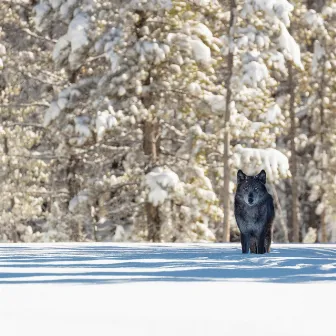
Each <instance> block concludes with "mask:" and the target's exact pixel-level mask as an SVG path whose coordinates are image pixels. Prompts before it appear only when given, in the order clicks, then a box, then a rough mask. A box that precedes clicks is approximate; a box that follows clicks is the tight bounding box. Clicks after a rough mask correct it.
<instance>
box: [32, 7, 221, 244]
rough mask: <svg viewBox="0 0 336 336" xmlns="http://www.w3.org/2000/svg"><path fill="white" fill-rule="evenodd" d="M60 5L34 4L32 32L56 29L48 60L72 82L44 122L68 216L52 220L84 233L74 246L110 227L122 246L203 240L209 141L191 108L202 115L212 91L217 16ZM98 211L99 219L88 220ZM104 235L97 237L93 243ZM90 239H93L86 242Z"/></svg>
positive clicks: (211, 214)
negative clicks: (60, 30) (59, 30)
mask: <svg viewBox="0 0 336 336" xmlns="http://www.w3.org/2000/svg"><path fill="white" fill-rule="evenodd" d="M67 4H68V2H58V3H57V6H56V5H55V4H54V3H53V2H48V1H41V2H40V4H39V6H40V7H38V8H39V10H37V14H38V15H37V21H38V22H39V23H40V24H39V28H40V29H44V30H47V29H50V28H48V27H49V24H53V22H54V21H57V20H60V19H63V21H65V22H67V24H68V25H67V27H68V28H67V30H66V31H65V34H64V35H62V36H60V37H59V38H58V42H57V44H56V46H55V49H54V52H53V58H54V61H55V63H56V64H58V65H59V66H61V67H63V68H64V69H66V71H67V73H71V78H72V79H74V78H75V83H73V84H72V85H71V86H69V87H68V88H66V89H64V90H63V91H61V92H60V93H59V94H58V96H57V97H56V99H55V101H54V102H52V103H51V106H50V108H49V109H48V111H47V112H46V115H45V126H47V127H49V129H50V130H52V132H53V134H54V140H55V143H58V148H57V151H56V152H57V155H58V157H60V158H62V160H63V166H64V167H63V172H65V175H64V176H63V179H65V180H66V181H68V182H67V190H68V193H69V194H70V197H69V198H68V200H67V201H66V202H65V204H67V203H68V206H70V208H69V211H67V210H66V208H64V209H63V210H62V211H63V212H62V213H63V214H64V215H65V217H67V218H68V220H69V221H71V220H74V219H76V221H77V224H76V225H75V226H79V225H82V224H83V222H84V221H87V225H85V228H83V227H80V228H79V230H78V232H81V235H82V237H81V238H80V239H86V238H88V239H92V238H93V237H92V234H94V235H95V238H96V239H99V240H100V239H111V238H112V236H113V233H114V232H113V227H114V228H115V232H119V236H120V233H121V232H123V231H124V229H125V228H126V227H127V223H129V224H133V223H135V225H134V230H133V238H134V239H147V238H150V239H151V240H159V239H160V235H162V237H163V239H164V240H175V241H176V240H181V239H182V237H184V238H183V239H187V238H186V237H189V238H188V239H189V240H191V241H195V240H209V239H212V240H213V239H214V235H213V234H212V233H211V231H210V230H209V229H208V228H209V226H212V227H214V222H216V221H219V220H220V218H221V216H222V215H221V210H220V209H219V207H218V200H217V197H216V195H215V193H214V192H213V190H212V185H211V182H210V180H209V178H207V177H206V169H207V163H206V155H205V154H208V153H207V151H209V150H208V147H209V146H208V145H207V142H208V141H210V140H209V139H208V138H209V135H207V134H206V132H204V130H202V128H205V127H206V123H207V121H208V118H209V116H208V115H207V114H205V111H203V110H202V109H201V106H202V104H206V103H207V102H206V99H205V98H204V97H203V96H202V93H203V92H208V91H209V92H210V90H211V89H213V90H217V87H216V86H215V85H214V84H213V82H214V81H215V79H216V76H215V75H214V73H215V71H214V65H215V64H216V56H215V55H217V57H219V58H220V57H221V55H220V49H219V47H218V45H220V44H221V42H220V40H219V39H218V38H216V37H215V36H214V35H213V33H212V32H211V30H210V29H209V28H208V26H211V24H213V25H217V26H218V18H220V15H221V12H220V7H219V6H218V5H215V4H214V5H212V4H210V5H209V4H204V3H203V2H197V1H195V2H190V3H189V2H184V1H153V2H145V1H143V2H141V1H140V2H138V1H130V2H127V3H121V4H120V5H119V6H116V5H115V4H106V3H105V2H99V1H97V2H96V3H95V5H94V6H89V5H88V4H87V3H85V2H80V1H78V2H77V3H73V4H72V7H71V8H69V6H67ZM41 6H42V7H41ZM196 8H197V10H198V11H196ZM216 16H218V18H217V19H216ZM201 21H202V23H200V22H201ZM212 53H214V55H212ZM74 72H75V73H76V75H75V76H74V75H73V73H74ZM207 111H208V112H209V110H207ZM210 138H211V137H210ZM176 153H177V155H176ZM179 155H180V156H181V157H179ZM71 160H72V161H71ZM61 166H62V165H61V164H58V167H61ZM98 167H99V168H98ZM58 173H59V174H60V171H59V172H58ZM69 174H71V177H72V179H73V181H69ZM176 174H177V175H176ZM177 177H178V178H177ZM156 179H157V180H156ZM70 182H71V183H70ZM70 187H71V188H70ZM121 187H122V188H121ZM113 188H116V192H110V190H111V189H112V190H113ZM70 189H71V190H70ZM168 189H169V190H168ZM173 189H175V192H174V191H173ZM155 191H157V192H155ZM102 194H103V195H106V196H104V197H105V199H104V200H102V199H101V197H102V196H101V195H102ZM159 194H160V195H159ZM158 195H159V196H160V197H161V198H160V197H159V196H158ZM183 195H188V197H186V196H183ZM102 204H104V205H106V206H105V208H106V209H105V213H106V214H105V215H104V216H103V217H101V218H97V219H95V218H94V217H95V215H94V214H99V213H102V212H104V211H102V210H101V206H100V205H102ZM146 210H147V213H146ZM90 213H91V215H90ZM146 217H147V220H148V217H150V220H149V223H148V224H149V225H144V222H145V218H146ZM173 217H174V218H175V219H174V221H172V218H173ZM118 218H119V220H118ZM178 218H181V219H182V218H183V221H182V220H180V221H178V220H177V219H178ZM90 223H91V224H90ZM106 223H107V224H106ZM108 223H110V224H108ZM182 223H183V225H182ZM153 224H154V225H153ZM69 225H70V226H72V225H71V224H69ZM104 226H105V227H106V226H107V231H108V232H109V234H107V233H105V234H102V237H98V235H99V232H100V229H99V228H100V227H104ZM92 227H97V229H98V231H97V232H96V233H95V231H94V232H93V233H90V228H92ZM159 229H160V231H161V232H160V235H159V234H158V232H155V230H156V231H158V230H159ZM105 231H106V230H105ZM153 231H154V232H153ZM125 237H126V236H124V238H123V237H120V239H126V238H125ZM115 239H116V238H115ZM118 239H119V238H118Z"/></svg>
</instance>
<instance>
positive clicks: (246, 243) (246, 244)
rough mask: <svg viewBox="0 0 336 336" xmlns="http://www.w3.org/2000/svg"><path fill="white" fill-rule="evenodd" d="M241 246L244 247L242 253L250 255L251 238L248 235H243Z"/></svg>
mask: <svg viewBox="0 0 336 336" xmlns="http://www.w3.org/2000/svg"><path fill="white" fill-rule="evenodd" d="M240 240H241V245H242V252H243V253H249V248H250V236H249V235H248V234H243V233H241V237H240Z"/></svg>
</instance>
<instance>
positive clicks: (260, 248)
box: [257, 232, 265, 254]
mask: <svg viewBox="0 0 336 336" xmlns="http://www.w3.org/2000/svg"><path fill="white" fill-rule="evenodd" d="M264 253H265V233H264V232H262V233H261V234H260V235H259V237H258V242H257V254H264Z"/></svg>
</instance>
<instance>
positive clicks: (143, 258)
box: [0, 244, 336, 284]
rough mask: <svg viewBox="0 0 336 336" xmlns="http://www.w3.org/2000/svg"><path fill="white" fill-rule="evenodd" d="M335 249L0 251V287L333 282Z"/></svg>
mask: <svg viewBox="0 0 336 336" xmlns="http://www.w3.org/2000/svg"><path fill="white" fill-rule="evenodd" d="M335 269H336V246H333V245H316V246H314V245H309V246H298V245H274V246H273V249H272V252H271V253H270V254H265V255H255V254H248V255H243V254H241V249H240V246H239V245H238V244H212V245H206V244H189V245H180V244H176V245H165V244H156V245H155V244H134V245H132V244H97V245H94V244H90V245H88V244H73V245H71V244H60V245H58V244H54V245H43V244H38V245H33V244H30V245H27V246H23V245H19V246H16V245H0V283H1V284H32V283H35V284H36V283H37V284H41V283H69V284H70V283H73V284H106V283H126V282H143V281H174V282H180V281H184V282H185V281H189V282H191V281H241V282H243V281H254V282H273V283H305V282H321V281H335V280H336V270H335Z"/></svg>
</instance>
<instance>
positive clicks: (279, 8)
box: [244, 0, 294, 26]
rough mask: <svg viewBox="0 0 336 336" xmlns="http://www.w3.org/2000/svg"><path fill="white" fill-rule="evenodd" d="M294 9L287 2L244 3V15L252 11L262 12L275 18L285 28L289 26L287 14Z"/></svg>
mask: <svg viewBox="0 0 336 336" xmlns="http://www.w3.org/2000/svg"><path fill="white" fill-rule="evenodd" d="M293 9H294V7H293V5H292V4H290V3H289V2H288V1H287V0H246V1H245V8H244V10H245V12H246V14H245V15H248V14H250V13H252V12H254V11H263V12H265V13H266V14H267V15H268V16H270V17H271V18H272V17H277V18H278V19H279V20H281V21H282V22H283V23H284V24H285V25H286V26H288V25H289V23H290V20H289V14H290V12H291V11H292V10H293Z"/></svg>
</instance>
